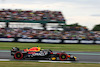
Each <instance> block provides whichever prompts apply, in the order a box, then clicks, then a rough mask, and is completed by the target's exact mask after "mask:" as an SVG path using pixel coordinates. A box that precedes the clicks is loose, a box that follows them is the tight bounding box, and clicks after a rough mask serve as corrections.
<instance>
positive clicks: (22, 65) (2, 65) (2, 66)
mask: <svg viewBox="0 0 100 67" xmlns="http://www.w3.org/2000/svg"><path fill="white" fill-rule="evenodd" d="M0 67H100V64H82V63H80V64H78V63H76V64H75V63H71V64H70V63H38V62H18V61H15V62H12V61H11V62H0Z"/></svg>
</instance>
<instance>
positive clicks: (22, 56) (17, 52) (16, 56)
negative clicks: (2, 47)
mask: <svg viewBox="0 0 100 67" xmlns="http://www.w3.org/2000/svg"><path fill="white" fill-rule="evenodd" d="M17 53H20V54H21V57H20V58H18V57H17V56H16V54H17ZM14 57H15V59H22V58H23V54H22V53H21V52H16V53H15V54H14Z"/></svg>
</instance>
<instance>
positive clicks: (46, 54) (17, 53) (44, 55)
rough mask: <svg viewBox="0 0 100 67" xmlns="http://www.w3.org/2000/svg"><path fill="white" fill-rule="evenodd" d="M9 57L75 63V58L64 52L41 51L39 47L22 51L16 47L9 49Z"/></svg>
mask: <svg viewBox="0 0 100 67" xmlns="http://www.w3.org/2000/svg"><path fill="white" fill-rule="evenodd" d="M11 55H12V56H13V57H14V59H27V58H28V59H29V58H30V59H37V60H39V59H47V60H61V61H65V60H72V61H75V60H76V59H77V58H76V57H75V56H73V55H70V54H66V53H65V52H58V53H54V52H53V51H51V50H50V49H46V50H44V49H41V48H40V47H32V48H28V49H24V50H20V49H19V48H17V47H13V48H12V49H11Z"/></svg>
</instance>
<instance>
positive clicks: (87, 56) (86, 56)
mask: <svg viewBox="0 0 100 67" xmlns="http://www.w3.org/2000/svg"><path fill="white" fill-rule="evenodd" d="M57 52H58V51H54V53H57ZM66 53H67V54H72V55H74V56H76V57H77V61H48V60H20V61H35V62H62V63H100V52H66ZM0 61H19V60H15V59H13V57H12V56H11V55H10V51H8V50H0Z"/></svg>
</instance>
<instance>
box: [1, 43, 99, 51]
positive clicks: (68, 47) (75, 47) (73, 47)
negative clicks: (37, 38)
mask: <svg viewBox="0 0 100 67" xmlns="http://www.w3.org/2000/svg"><path fill="white" fill-rule="evenodd" d="M36 46H39V47H41V48H43V49H51V50H55V51H92V52H93V51H94V52H95V51H97V52H100V45H89V44H45V43H14V42H5V43H4V42H0V50H10V49H11V48H12V47H19V48H20V49H24V48H31V47H36Z"/></svg>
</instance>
